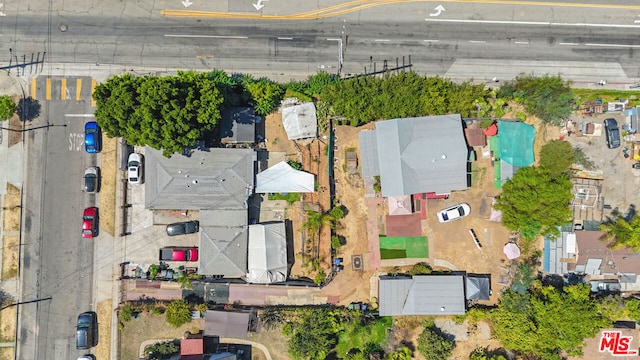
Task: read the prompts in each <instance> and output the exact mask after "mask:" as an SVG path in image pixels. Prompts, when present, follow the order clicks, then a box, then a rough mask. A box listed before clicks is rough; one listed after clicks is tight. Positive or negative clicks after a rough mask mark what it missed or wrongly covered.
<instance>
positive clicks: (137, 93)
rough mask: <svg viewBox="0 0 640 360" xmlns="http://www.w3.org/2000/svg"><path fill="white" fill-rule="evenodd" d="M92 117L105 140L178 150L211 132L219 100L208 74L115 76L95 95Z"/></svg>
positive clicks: (170, 151) (103, 84) (217, 116)
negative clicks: (121, 140) (122, 140)
mask: <svg viewBox="0 0 640 360" xmlns="http://www.w3.org/2000/svg"><path fill="white" fill-rule="evenodd" d="M93 96H94V99H95V100H96V104H97V107H96V112H95V116H96V119H97V121H98V124H99V125H100V127H102V129H103V130H104V131H105V133H106V134H107V135H108V136H110V137H119V136H122V137H124V139H125V140H126V141H127V143H129V144H133V145H147V146H150V147H152V148H155V149H159V150H160V149H161V150H163V154H164V155H165V156H167V157H169V156H171V154H173V153H175V152H183V151H184V150H185V149H187V148H189V147H191V146H193V145H194V144H195V142H196V140H198V139H201V138H202V137H203V134H204V133H207V132H210V131H212V130H213V129H214V127H215V126H216V124H217V123H218V121H219V120H220V105H221V104H222V102H223V98H222V96H221V94H220V91H219V90H218V89H217V88H216V84H215V83H214V82H213V81H211V80H209V79H208V78H207V74H197V73H195V72H179V73H178V74H177V75H176V76H165V77H158V76H147V77H135V76H132V75H130V74H124V75H122V76H114V77H111V78H110V79H108V80H107V81H106V82H104V83H102V84H100V85H98V86H97V87H96V90H95V92H94V95H93Z"/></svg>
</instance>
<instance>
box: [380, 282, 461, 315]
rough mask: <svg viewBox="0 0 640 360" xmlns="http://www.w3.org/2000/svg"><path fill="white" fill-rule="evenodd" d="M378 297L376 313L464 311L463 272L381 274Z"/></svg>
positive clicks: (410, 313)
mask: <svg viewBox="0 0 640 360" xmlns="http://www.w3.org/2000/svg"><path fill="white" fill-rule="evenodd" d="M378 299H379V303H380V316H396V315H458V314H464V313H465V311H466V307H465V306H466V301H465V293H464V276H463V275H416V276H413V277H408V276H381V277H380V285H379V298H378Z"/></svg>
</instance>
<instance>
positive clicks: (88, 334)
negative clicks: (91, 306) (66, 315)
mask: <svg viewBox="0 0 640 360" xmlns="http://www.w3.org/2000/svg"><path fill="white" fill-rule="evenodd" d="M96 345H98V314H96V313H95V312H93V311H87V312H83V313H82V314H80V315H79V316H78V326H77V328H76V348H77V349H78V350H87V349H90V348H92V347H94V346H96Z"/></svg>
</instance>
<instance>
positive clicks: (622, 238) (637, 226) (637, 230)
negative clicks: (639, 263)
mask: <svg viewBox="0 0 640 360" xmlns="http://www.w3.org/2000/svg"><path fill="white" fill-rule="evenodd" d="M600 230H601V231H604V236H603V238H602V240H605V241H609V242H610V243H609V246H610V247H611V248H612V249H620V248H622V247H627V248H629V249H631V250H633V251H640V217H638V216H634V217H633V218H632V219H631V220H630V221H629V220H627V219H626V218H625V217H624V216H621V215H618V216H617V217H616V218H614V219H609V220H608V221H606V222H604V223H602V225H600Z"/></svg>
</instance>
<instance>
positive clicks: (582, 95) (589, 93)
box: [572, 89, 640, 106]
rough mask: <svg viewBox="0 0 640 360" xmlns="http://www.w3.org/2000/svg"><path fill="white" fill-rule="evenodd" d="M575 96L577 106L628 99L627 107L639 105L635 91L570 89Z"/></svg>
mask: <svg viewBox="0 0 640 360" xmlns="http://www.w3.org/2000/svg"><path fill="white" fill-rule="evenodd" d="M572 90H573V93H574V94H575V96H576V102H577V103H578V105H580V104H582V103H583V102H585V101H596V100H597V99H601V100H602V102H603V103H605V102H612V101H618V99H629V105H632V106H636V105H640V99H638V96H639V95H640V92H638V91H637V90H606V89H572Z"/></svg>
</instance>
